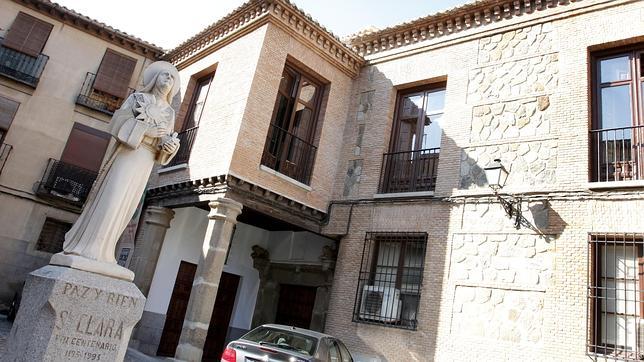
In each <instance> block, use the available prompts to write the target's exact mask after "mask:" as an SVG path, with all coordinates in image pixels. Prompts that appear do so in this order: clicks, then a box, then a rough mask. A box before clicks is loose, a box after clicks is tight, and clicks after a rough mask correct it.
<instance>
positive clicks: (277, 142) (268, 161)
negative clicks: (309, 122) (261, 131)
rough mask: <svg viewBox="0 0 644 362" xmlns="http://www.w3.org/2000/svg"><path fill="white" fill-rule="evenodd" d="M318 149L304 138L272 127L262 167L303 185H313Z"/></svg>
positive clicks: (274, 126)
mask: <svg viewBox="0 0 644 362" xmlns="http://www.w3.org/2000/svg"><path fill="white" fill-rule="evenodd" d="M316 152H317V147H315V146H314V145H313V144H311V143H309V142H307V141H305V140H304V139H302V138H299V137H297V136H296V135H294V134H292V133H290V132H288V131H287V130H285V129H283V128H280V127H278V126H276V125H274V124H271V125H270V129H269V131H268V136H267V138H266V147H265V149H264V154H263V155H262V165H264V166H267V167H270V168H272V169H273V170H275V171H277V172H279V173H281V174H283V175H286V176H288V177H290V178H292V179H294V180H297V181H299V182H301V183H303V184H306V185H309V184H310V183H311V175H312V173H313V164H314V162H315V154H316Z"/></svg>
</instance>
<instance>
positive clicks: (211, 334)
mask: <svg viewBox="0 0 644 362" xmlns="http://www.w3.org/2000/svg"><path fill="white" fill-rule="evenodd" d="M238 286H239V275H235V274H228V273H222V274H221V279H220V280H219V290H218V291H217V300H216V301H215V308H214V309H213V310H212V316H211V317H210V327H209V328H208V335H207V336H206V345H205V346H204V348H203V357H202V359H201V360H202V361H220V360H221V354H222V353H223V352H224V344H225V343H226V335H227V334H228V325H229V324H230V317H231V316H232V314H233V306H234V305H235V296H236V295H237V287H238Z"/></svg>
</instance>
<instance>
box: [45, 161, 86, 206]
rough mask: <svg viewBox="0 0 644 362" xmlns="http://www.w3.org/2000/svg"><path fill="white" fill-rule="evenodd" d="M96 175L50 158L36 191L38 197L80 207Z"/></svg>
mask: <svg viewBox="0 0 644 362" xmlns="http://www.w3.org/2000/svg"><path fill="white" fill-rule="evenodd" d="M97 175H98V173H97V172H94V171H91V170H88V169H85V168H82V167H78V166H75V165H72V164H69V163H66V162H63V161H58V160H55V159H53V158H50V159H49V163H48V164H47V169H46V170H45V173H44V175H43V177H42V180H41V181H40V183H39V184H38V188H37V190H36V191H37V193H38V195H40V196H45V197H53V198H56V199H62V200H65V201H66V202H68V203H70V204H72V205H75V206H79V207H81V206H83V204H84V203H85V200H86V199H87V196H88V195H89V191H90V190H91V189H92V185H93V184H94V181H95V180H96V176H97Z"/></svg>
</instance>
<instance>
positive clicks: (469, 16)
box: [348, 0, 582, 56]
mask: <svg viewBox="0 0 644 362" xmlns="http://www.w3.org/2000/svg"><path fill="white" fill-rule="evenodd" d="M579 1H582V0H480V1H475V2H472V3H469V4H466V5H463V6H459V7H456V8H453V9H451V10H447V11H444V12H440V13H436V14H433V15H430V16H426V17H423V18H420V19H417V20H413V21H410V22H408V23H404V24H400V25H397V26H393V27H390V28H387V29H383V30H379V31H375V32H371V33H366V34H364V33H362V34H359V35H356V36H354V37H351V38H349V39H348V43H349V44H350V45H351V47H352V49H353V50H354V51H355V52H357V53H358V54H360V55H362V56H366V55H371V54H376V53H380V52H384V51H387V50H391V49H395V48H400V47H404V46H408V45H410V44H415V43H419V42H422V41H425V40H429V39H434V38H438V37H442V36H446V35H450V34H453V33H458V32H461V31H464V30H468V29H472V28H477V27H481V26H485V25H487V24H491V23H495V22H499V21H503V20H506V19H511V18H513V17H516V16H521V15H525V14H532V13H535V12H539V11H543V10H546V9H548V8H555V7H558V6H562V5H568V4H570V3H574V2H579Z"/></svg>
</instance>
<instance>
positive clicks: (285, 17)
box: [165, 0, 364, 77]
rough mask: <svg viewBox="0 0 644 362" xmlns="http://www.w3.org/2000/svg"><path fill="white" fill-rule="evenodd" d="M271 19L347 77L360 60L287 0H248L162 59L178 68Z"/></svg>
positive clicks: (358, 65) (356, 71) (360, 65)
mask: <svg viewBox="0 0 644 362" xmlns="http://www.w3.org/2000/svg"><path fill="white" fill-rule="evenodd" d="M266 22H271V23H273V24H274V25H276V26H278V27H280V28H281V29H283V30H285V31H287V32H289V33H290V34H291V35H293V36H295V37H297V38H298V39H299V40H300V41H302V42H303V43H304V44H305V45H307V46H308V47H309V48H310V49H312V50H314V51H315V52H317V53H318V54H320V55H321V56H322V57H324V58H325V59H326V60H328V61H329V62H331V63H332V64H334V65H335V66H336V67H338V68H339V69H340V70H342V71H343V72H344V73H346V74H347V75H349V76H350V77H357V75H358V73H359V71H360V68H361V67H362V65H363V64H364V59H362V57H361V56H360V55H358V54H357V53H355V52H354V51H353V50H352V49H350V48H349V47H348V46H346V45H345V44H344V43H343V42H342V41H341V40H340V39H338V38H337V37H336V36H334V35H333V34H332V33H330V32H329V31H328V30H326V29H325V28H324V27H322V26H321V25H320V24H318V23H317V22H315V21H314V20H313V19H312V18H311V17H310V16H309V15H307V14H305V13H304V12H303V11H302V10H300V9H299V8H297V7H296V6H295V5H293V4H291V3H290V2H289V1H288V0H251V1H249V2H247V3H245V4H244V5H242V6H240V7H239V8H237V9H236V10H234V11H233V12H232V13H230V14H229V15H227V16H226V17H224V18H222V19H221V20H219V21H217V22H216V23H214V24H212V25H211V26H209V27H207V28H206V29H204V30H203V31H201V32H200V33H199V34H197V35H195V36H193V37H192V38H190V39H188V40H187V41H186V42H184V43H183V44H181V45H179V46H178V47H176V48H175V49H173V50H171V51H169V52H168V53H167V55H166V56H165V59H166V60H168V61H170V62H172V63H173V64H175V65H176V66H177V68H179V69H182V68H185V67H186V66H187V65H189V64H191V63H193V62H194V61H196V60H198V59H200V58H202V57H203V56H205V55H206V54H209V53H211V52H213V51H215V50H217V49H219V48H221V47H223V46H225V45H226V44H229V43H230V42H231V41H233V40H235V39H237V38H239V37H240V36H242V35H244V34H247V33H248V32H250V31H252V30H254V29H256V28H258V27H260V26H262V25H264V24H265V23H266Z"/></svg>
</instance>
